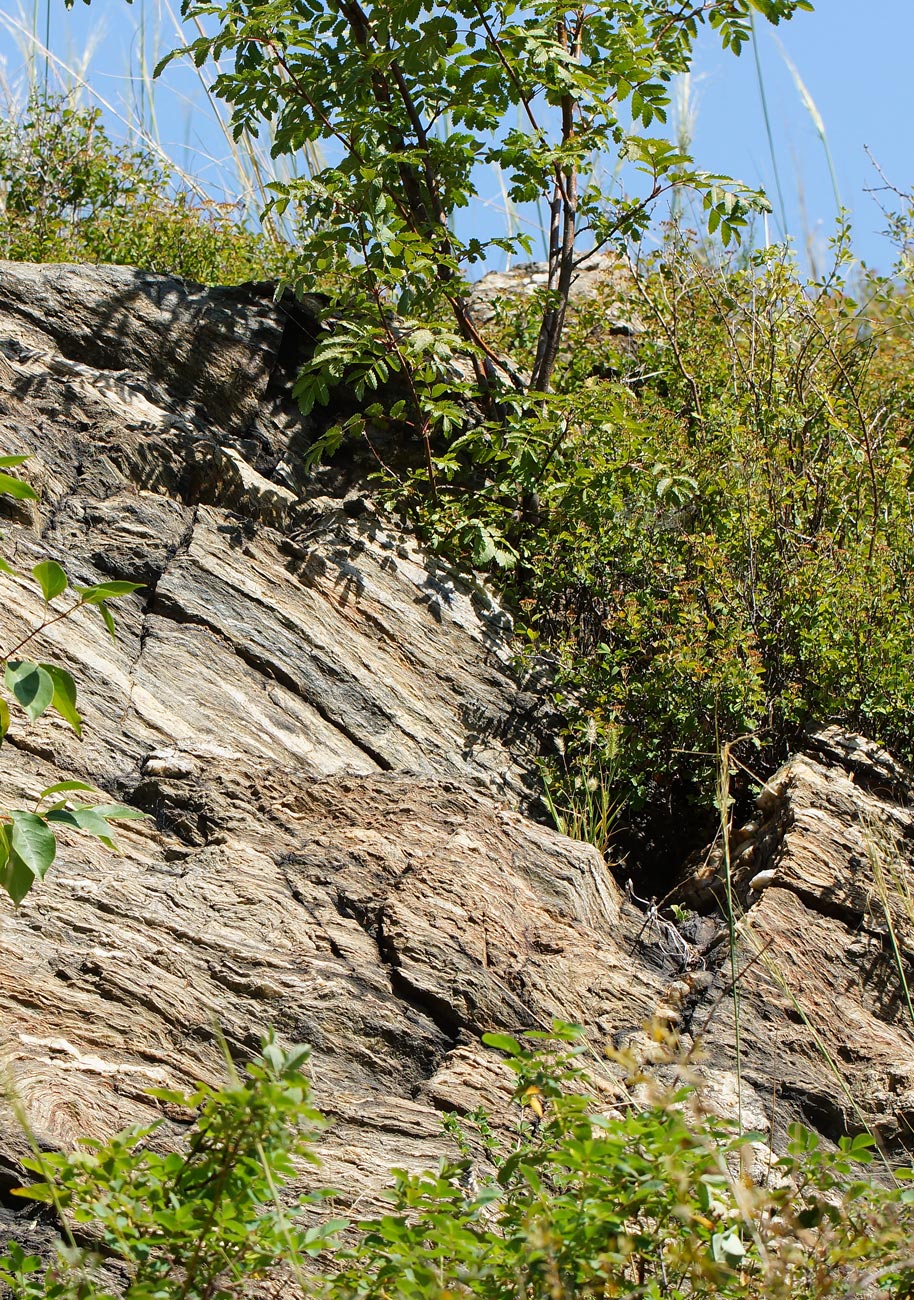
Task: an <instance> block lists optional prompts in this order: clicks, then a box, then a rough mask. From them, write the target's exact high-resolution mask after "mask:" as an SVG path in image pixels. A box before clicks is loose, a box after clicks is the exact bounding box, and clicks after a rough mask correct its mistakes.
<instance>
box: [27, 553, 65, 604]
mask: <svg viewBox="0 0 914 1300" xmlns="http://www.w3.org/2000/svg"><path fill="white" fill-rule="evenodd" d="M32 577H33V578H34V579H35V581H36V582H37V583H38V585H39V587H40V588H41V593H42V595H43V596H44V598H45V601H46V602H47V601H49V600H53V599H54V597H55V596H59V595H60V593H61V592H62V591H66V589H67V586H68V583H69V579H68V578H67V575H66V574H65V573H64V571H63V569H62V568H61V567H60V565H59V564H58V563H57V561H56V560H42V561H41V563H40V564H36V565H35V567H34V569H33V570H32Z"/></svg>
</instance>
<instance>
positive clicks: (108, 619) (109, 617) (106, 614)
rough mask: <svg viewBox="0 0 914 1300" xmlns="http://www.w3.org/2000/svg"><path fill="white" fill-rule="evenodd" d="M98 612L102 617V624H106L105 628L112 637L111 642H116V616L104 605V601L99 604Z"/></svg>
mask: <svg viewBox="0 0 914 1300" xmlns="http://www.w3.org/2000/svg"><path fill="white" fill-rule="evenodd" d="M98 612H99V613H100V614H101V616H102V622H103V623H104V625H105V627H106V628H107V629H108V633H109V635H110V637H111V640H112V641H116V640H117V633H116V632H115V630H114V615H113V614H112V613H111V610H110V609H109V608H108V606H107V605H106V604H105V603H104V601H102V602H101V603H100V604H99V607H98Z"/></svg>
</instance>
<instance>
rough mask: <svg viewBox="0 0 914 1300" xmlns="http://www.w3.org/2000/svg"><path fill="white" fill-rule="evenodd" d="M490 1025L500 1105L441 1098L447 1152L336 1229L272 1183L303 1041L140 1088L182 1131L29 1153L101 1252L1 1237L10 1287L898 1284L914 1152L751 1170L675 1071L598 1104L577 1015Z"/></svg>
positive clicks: (795, 1157) (204, 1297) (32, 1297)
mask: <svg viewBox="0 0 914 1300" xmlns="http://www.w3.org/2000/svg"><path fill="white" fill-rule="evenodd" d="M486 1041H487V1042H488V1043H489V1045H490V1046H492V1047H494V1048H497V1049H499V1050H500V1051H501V1052H503V1053H504V1054H505V1057H506V1063H507V1065H508V1066H509V1068H510V1069H511V1070H512V1071H513V1072H514V1074H515V1076H516V1087H515V1090H514V1100H515V1115H516V1118H515V1122H514V1123H513V1125H509V1126H508V1127H505V1125H504V1124H503V1123H501V1124H499V1123H498V1122H493V1118H494V1117H490V1116H486V1115H485V1114H484V1113H482V1112H478V1113H477V1114H476V1115H475V1116H473V1117H471V1118H470V1119H469V1121H467V1120H459V1119H457V1118H456V1117H454V1116H451V1117H449V1118H448V1122H447V1124H446V1128H447V1129H448V1131H449V1132H450V1133H451V1135H452V1137H453V1138H454V1140H455V1144H456V1146H457V1148H458V1156H457V1158H455V1159H454V1160H452V1161H446V1162H443V1163H442V1164H441V1165H440V1166H439V1167H438V1168H437V1169H436V1170H435V1171H433V1172H426V1173H421V1174H415V1173H408V1172H406V1171H402V1170H401V1171H395V1174H394V1183H393V1186H392V1187H391V1189H390V1191H389V1193H388V1194H387V1200H388V1202H389V1204H388V1207H387V1208H386V1210H385V1211H384V1212H383V1213H381V1214H379V1215H376V1216H374V1217H371V1218H368V1219H365V1220H363V1221H362V1222H360V1223H358V1224H357V1225H353V1230H352V1231H350V1232H349V1233H348V1234H347V1235H346V1236H344V1237H342V1238H340V1237H339V1236H338V1234H339V1232H340V1230H341V1229H345V1228H346V1227H347V1226H349V1225H347V1224H346V1222H345V1221H344V1220H339V1219H328V1218H327V1216H326V1211H325V1212H324V1215H323V1216H321V1215H320V1214H319V1213H318V1211H319V1207H320V1206H321V1204H322V1202H324V1201H325V1199H326V1197H327V1196H328V1195H329V1194H328V1193H326V1192H321V1191H316V1192H310V1193H308V1194H306V1195H305V1196H303V1197H300V1198H299V1199H298V1200H295V1201H294V1202H293V1203H292V1204H291V1205H288V1206H285V1205H284V1204H283V1201H282V1200H281V1199H280V1192H281V1190H282V1189H283V1188H284V1186H287V1185H288V1183H289V1182H290V1180H292V1179H293V1178H295V1177H296V1176H297V1175H300V1173H301V1170H302V1162H303V1161H307V1160H309V1159H313V1156H312V1155H311V1151H310V1145H309V1144H310V1141H311V1140H312V1139H313V1137H314V1134H315V1132H316V1126H317V1124H318V1122H319V1117H318V1116H317V1115H316V1113H315V1112H314V1110H313V1109H312V1108H311V1105H310V1102H309V1089H308V1082H307V1078H306V1076H305V1073H304V1068H303V1067H304V1066H305V1063H306V1060H307V1053H306V1050H305V1049H303V1048H292V1049H290V1050H289V1051H287V1052H286V1051H283V1050H282V1049H281V1048H280V1047H279V1045H278V1044H277V1043H276V1041H275V1040H274V1039H273V1038H272V1037H268V1038H267V1039H266V1040H265V1042H264V1047H263V1053H262V1055H261V1056H260V1057H259V1058H258V1059H256V1060H255V1061H253V1062H252V1063H251V1064H250V1065H249V1066H248V1067H247V1068H246V1070H245V1073H244V1075H243V1076H242V1077H240V1078H239V1077H233V1079H232V1081H231V1083H230V1084H229V1086H228V1087H226V1088H224V1089H222V1090H221V1091H218V1092H217V1091H214V1090H213V1089H212V1088H210V1087H207V1086H202V1085H201V1086H200V1087H199V1088H198V1089H197V1090H196V1091H195V1092H193V1093H192V1094H190V1095H183V1094H180V1093H173V1092H166V1091H157V1092H155V1093H153V1095H154V1096H156V1097H158V1098H159V1099H160V1100H161V1101H162V1102H163V1103H164V1104H167V1105H169V1106H172V1107H179V1108H180V1109H181V1110H183V1111H186V1112H187V1113H189V1114H192V1115H193V1117H194V1118H193V1123H192V1126H191V1128H190V1131H189V1133H188V1134H187V1137H186V1139H185V1140H184V1141H183V1143H182V1144H181V1148H180V1149H179V1150H175V1149H172V1148H171V1147H170V1145H169V1144H168V1143H160V1138H159V1126H152V1127H151V1128H147V1129H144V1130H132V1131H129V1132H127V1133H124V1134H121V1135H119V1136H117V1137H115V1138H114V1139H112V1140H111V1141H110V1142H107V1143H99V1142H96V1141H92V1140H88V1141H84V1142H83V1143H82V1144H81V1149H80V1150H78V1151H77V1152H76V1153H75V1154H70V1155H44V1154H43V1155H41V1156H40V1157H38V1156H36V1157H35V1158H34V1159H32V1160H29V1161H27V1165H28V1168H29V1169H31V1170H33V1171H34V1172H35V1173H37V1174H38V1176H39V1178H40V1179H41V1181H40V1182H39V1183H37V1184H33V1185H32V1186H31V1187H28V1188H24V1189H22V1191H21V1193H20V1194H22V1195H25V1196H28V1197H30V1198H32V1199H34V1200H38V1201H42V1202H45V1203H47V1204H49V1205H52V1206H54V1207H55V1208H56V1209H57V1211H58V1213H59V1214H61V1215H62V1216H63V1218H64V1220H65V1222H67V1223H69V1224H72V1225H73V1226H74V1227H76V1228H78V1227H79V1226H81V1225H87V1224H88V1225H92V1231H93V1232H94V1233H95V1234H96V1240H97V1242H98V1247H99V1253H98V1254H94V1253H93V1252H92V1251H90V1250H88V1249H86V1248H76V1247H75V1246H74V1245H72V1243H71V1244H70V1245H69V1246H63V1245H62V1246H61V1247H60V1250H59V1255H58V1258H57V1259H56V1260H55V1261H53V1262H52V1263H51V1264H50V1266H48V1265H47V1264H46V1263H43V1262H42V1260H41V1259H40V1258H39V1257H38V1256H35V1255H27V1254H26V1253H25V1252H24V1251H23V1250H22V1249H21V1248H20V1247H18V1246H13V1247H12V1248H11V1249H10V1250H9V1251H8V1253H7V1255H6V1256H5V1257H3V1258H2V1259H0V1280H2V1281H3V1282H4V1283H5V1284H6V1286H7V1287H9V1289H10V1290H11V1292H12V1293H13V1294H14V1295H15V1296H17V1297H21V1300H27V1298H29V1300H39V1297H54V1300H69V1298H70V1297H76V1296H79V1297H81V1300H103V1298H104V1300H107V1298H108V1297H109V1296H110V1295H111V1291H110V1289H109V1285H108V1284H106V1278H105V1273H104V1271H103V1269H102V1264H103V1262H104V1259H105V1258H106V1257H107V1259H108V1261H115V1262H117V1263H118V1264H119V1265H121V1266H122V1268H124V1269H125V1270H126V1284H125V1285H124V1286H123V1292H122V1293H123V1295H124V1296H125V1300H151V1297H158V1298H159V1300H168V1298H169V1297H174V1298H175V1300H190V1298H193V1300H198V1298H199V1300H232V1298H234V1297H237V1296H241V1295H244V1294H249V1289H250V1287H251V1284H252V1283H261V1284H265V1285H267V1286H268V1287H269V1288H271V1290H275V1289H277V1288H279V1289H286V1288H288V1287H289V1286H290V1285H291V1283H292V1282H294V1283H295V1285H296V1289H297V1290H298V1291H299V1292H300V1293H303V1294H305V1295H313V1296H315V1297H318V1296H319V1297H321V1298H322V1300H372V1298H377V1300H396V1298H397V1297H400V1296H402V1297H407V1296H408V1297H410V1300H416V1298H417V1297H427V1300H445V1297H453V1296H463V1297H478V1298H479V1300H508V1298H509V1297H512V1296H517V1295H524V1296H526V1297H529V1300H547V1298H548V1300H557V1298H559V1300H572V1298H573V1297H584V1296H593V1295H595V1294H600V1295H614V1296H632V1297H635V1296H642V1297H643V1296H648V1297H650V1296H654V1297H659V1296H661V1295H664V1296H673V1297H686V1296H689V1297H695V1296H707V1297H712V1296H714V1297H720V1298H721V1300H756V1298H758V1300H761V1297H765V1298H766V1300H777V1298H778V1297H783V1298H784V1300H787V1297H798V1298H799V1300H825V1297H830V1296H836V1297H837V1296H842V1295H847V1296H852V1295H857V1294H859V1293H860V1291H861V1290H862V1289H867V1288H878V1290H879V1294H882V1295H886V1296H899V1297H900V1296H904V1295H908V1294H910V1287H911V1284H912V1281H914V1277H912V1270H911V1261H910V1251H909V1241H910V1232H911V1228H912V1226H914V1225H912V1222H911V1219H912V1208H911V1203H912V1197H911V1194H910V1192H909V1190H907V1184H908V1182H909V1180H910V1178H911V1176H912V1172H914V1171H900V1173H899V1174H897V1175H896V1181H895V1182H894V1183H892V1184H891V1185H890V1186H887V1187H883V1186H880V1185H879V1184H878V1182H877V1181H876V1180H874V1179H871V1178H868V1177H866V1176H865V1175H866V1169H867V1166H868V1165H869V1164H870V1162H871V1161H872V1159H873V1150H872V1147H873V1144H872V1141H871V1139H870V1138H869V1137H868V1136H867V1135H865V1134H860V1135H857V1136H855V1137H853V1138H850V1137H849V1138H845V1139H842V1141H841V1143H840V1145H839V1147H838V1149H837V1151H826V1150H824V1149H823V1148H822V1146H821V1145H820V1143H819V1141H818V1139H817V1138H816V1137H815V1135H813V1134H811V1133H809V1132H807V1131H805V1130H803V1129H800V1128H795V1129H794V1130H793V1131H792V1141H791V1145H790V1149H789V1152H788V1153H787V1154H786V1155H785V1156H784V1157H782V1158H780V1159H776V1158H775V1157H771V1161H772V1168H771V1171H770V1173H771V1176H770V1178H769V1179H768V1180H767V1182H762V1183H753V1182H752V1181H751V1180H750V1179H749V1178H747V1177H746V1176H745V1174H744V1173H743V1165H744V1164H745V1163H746V1159H747V1157H750V1156H751V1155H752V1153H753V1151H754V1150H755V1146H754V1144H755V1143H757V1141H758V1140H759V1139H758V1135H753V1134H745V1133H744V1134H740V1133H738V1132H736V1131H735V1129H734V1128H733V1126H731V1125H730V1124H728V1123H727V1122H726V1121H724V1120H721V1119H718V1118H716V1117H714V1116H712V1115H708V1114H705V1113H703V1112H702V1111H701V1108H700V1106H698V1105H697V1103H696V1100H695V1098H694V1096H693V1095H692V1094H691V1093H690V1092H689V1090H688V1088H682V1087H680V1088H678V1089H676V1090H674V1091H672V1092H663V1091H659V1090H658V1089H657V1088H656V1085H655V1086H654V1090H653V1092H654V1095H653V1099H652V1100H648V1101H647V1102H646V1104H645V1105H644V1106H642V1107H633V1106H630V1105H623V1107H622V1109H621V1110H610V1109H607V1107H606V1106H605V1105H602V1104H600V1102H599V1101H598V1100H597V1096H598V1095H599V1094H596V1095H595V1093H594V1089H593V1087H592V1085H591V1082H590V1080H589V1079H588V1076H587V1074H586V1072H585V1070H584V1069H583V1068H582V1059H583V1053H584V1051H585V1050H586V1049H585V1045H584V1043H583V1041H582V1039H581V1038H580V1031H577V1030H575V1029H574V1028H573V1027H572V1026H568V1025H561V1024H557V1025H555V1026H554V1027H553V1030H552V1033H550V1034H547V1033H530V1034H526V1035H524V1037H523V1038H522V1039H517V1038H514V1037H513V1036H511V1035H509V1034H490V1035H487V1036H486ZM630 1081H632V1082H633V1081H634V1079H631V1080H630ZM644 1082H645V1081H644V1080H643V1079H642V1083H644ZM477 1175H478V1177H477ZM285 1200H286V1201H288V1200H289V1196H288V1192H287V1193H286V1197H285ZM313 1257H316V1258H314V1259H313V1263H311V1265H310V1266H309V1267H308V1268H307V1270H306V1269H305V1267H304V1265H305V1263H306V1262H307V1261H308V1260H309V1258H313ZM122 1276H123V1275H122Z"/></svg>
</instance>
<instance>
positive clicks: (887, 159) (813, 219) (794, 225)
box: [693, 0, 914, 269]
mask: <svg viewBox="0 0 914 1300" xmlns="http://www.w3.org/2000/svg"><path fill="white" fill-rule="evenodd" d="M758 34H759V43H758V44H759V55H760V59H761V64H762V72H763V78H764V82H765V86H766V92H767V99H768V107H769V115H770V120H771V125H772V132H773V135H774V138H775V156H776V158H777V162H778V171H779V174H780V179H781V191H782V193H783V196H784V201H785V206H786V209H787V224H788V227H789V229H790V232H791V233H792V234H793V236H794V237H795V238H796V239H797V241H798V243H799V244H800V245H801V246H802V245H803V244H805V241H806V237H807V234H809V233H811V234H812V237H813V239H814V240H815V241H816V242H817V243H818V244H820V245H821V244H822V243H823V242H824V240H825V239H826V238H827V236H828V234H829V233H830V231H831V229H832V224H833V220H834V213H835V200H834V189H833V185H832V182H831V179H830V176H829V169H828V164H827V160H826V157H825V152H824V150H823V147H822V144H821V142H820V140H819V137H818V135H817V133H816V129H815V126H814V125H813V122H812V119H811V117H810V114H809V113H808V112H807V110H806V109H805V108H804V106H803V103H802V100H801V98H800V95H799V94H798V91H797V88H796V86H795V84H794V81H793V77H792V75H791V72H790V70H789V68H788V66H787V64H786V62H785V59H784V52H786V54H787V56H788V57H789V58H790V60H791V61H792V62H793V64H794V65H795V66H796V68H797V71H798V72H799V74H800V76H801V78H802V80H803V82H804V84H805V86H806V88H807V90H808V91H809V93H810V95H811V97H812V99H813V101H814V103H815V105H816V107H817V109H818V111H819V113H820V115H821V118H822V121H823V123H824V125H825V129H826V133H827V138H828V143H829V146H830V148H831V152H832V157H833V160H834V165H835V172H836V175H837V181H838V190H839V194H840V197H841V201H842V203H843V204H844V205H845V207H848V208H850V209H851V210H852V213H853V219H854V230H855V240H854V242H855V247H856V249H857V252H858V255H859V256H861V257H863V258H864V259H865V260H867V261H869V262H871V263H872V264H873V265H874V266H877V267H880V268H881V269H888V266H889V265H890V263H891V250H890V249H889V247H888V246H887V244H886V243H885V241H884V240H883V239H882V238H881V236H880V234H879V232H880V231H881V230H882V229H883V227H884V224H885V222H884V219H883V217H882V214H881V213H880V211H879V208H878V207H877V205H876V202H875V200H874V198H873V197H872V196H871V195H868V194H867V193H866V190H867V189H868V188H872V187H873V186H878V185H881V184H882V183H883V182H882V181H881V180H880V179H879V176H878V174H877V172H876V171H875V169H874V168H873V165H872V163H871V162H870V160H869V159H868V157H867V154H866V149H867V147H869V149H870V150H871V152H872V154H873V156H874V157H875V159H876V160H877V161H878V163H879V164H880V166H881V167H882V168H883V170H884V171H885V173H886V176H887V177H888V179H889V180H890V181H891V182H892V184H893V185H896V186H897V187H898V188H899V189H901V190H904V191H909V190H911V189H912V188H914V0H819V3H818V4H817V5H816V12H815V13H811V14H805V13H800V14H797V16H796V17H795V18H794V19H792V21H791V22H789V23H786V24H782V25H781V26H780V27H777V28H772V27H770V26H769V25H768V24H767V23H759V25H758ZM693 91H694V94H695V96H696V98H697V104H698V112H697V122H696V132H695V141H694V147H695V151H696V154H697V157H698V160H699V162H700V163H701V164H702V165H703V166H705V167H708V168H709V169H710V168H713V169H715V170H720V171H722V172H726V173H727V174H728V175H732V176H738V177H739V178H740V179H741V180H744V181H746V182H747V183H751V184H761V185H763V186H764V188H765V189H766V190H767V192H768V195H769V198H770V199H771V201H772V202H773V203H774V204H775V206H776V207H777V206H779V204H778V201H777V186H776V184H775V180H774V175H773V167H772V160H771V151H770V149H769V146H768V141H767V138H766V133H765V127H764V122H763V117H762V112H761V107H760V102H759V91H758V82H757V76H756V70H755V64H754V60H753V56H752V54H751V52H748V51H747V52H745V53H744V54H743V55H742V56H741V57H740V58H739V59H733V58H732V57H730V56H728V55H724V54H722V53H721V52H720V50H719V49H715V48H714V47H713V45H712V44H711V43H710V42H707V41H705V42H703V44H702V48H701V51H700V53H699V57H698V59H697V60H696V64H695V75H694V77H693ZM801 191H802V199H803V202H804V203H805V217H804V215H803V213H802V211H801V202H800V196H801ZM882 198H883V199H884V200H887V201H890V202H891V201H894V196H892V195H887V196H885V195H884V196H882Z"/></svg>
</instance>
